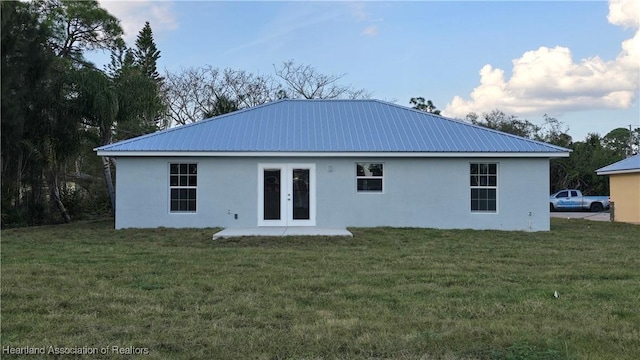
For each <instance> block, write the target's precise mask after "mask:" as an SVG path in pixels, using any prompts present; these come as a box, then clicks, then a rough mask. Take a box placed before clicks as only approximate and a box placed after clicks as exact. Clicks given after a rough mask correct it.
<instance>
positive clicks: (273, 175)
mask: <svg viewBox="0 0 640 360" xmlns="http://www.w3.org/2000/svg"><path fill="white" fill-rule="evenodd" d="M281 183H282V182H281V181H280V170H279V169H278V170H266V169H265V170H264V220H280V190H281V188H280V184H281Z"/></svg>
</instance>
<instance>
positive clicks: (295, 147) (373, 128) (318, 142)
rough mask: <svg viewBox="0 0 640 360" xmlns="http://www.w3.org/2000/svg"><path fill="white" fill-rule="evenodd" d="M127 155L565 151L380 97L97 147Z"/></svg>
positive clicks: (254, 113) (224, 118) (254, 114)
mask: <svg viewBox="0 0 640 360" xmlns="http://www.w3.org/2000/svg"><path fill="white" fill-rule="evenodd" d="M96 150H97V151H98V153H99V154H100V153H103V154H104V153H109V155H111V156H118V155H127V153H128V152H129V153H131V152H136V153H140V152H190V153H193V152H288V153H292V152H295V153H299V152H339V153H340V152H387V153H388V152H419V153H424V152H426V153H434V152H447V153H449V152H460V153H474V152H475V153H542V154H544V155H545V156H548V155H553V154H555V156H558V155H561V156H566V155H568V153H569V151H570V150H568V149H565V148H562V147H558V146H554V145H550V144H546V143H543V142H539V141H534V140H530V139H525V138H521V137H518V136H515V135H511V134H506V133H502V132H499V131H495V130H491V129H487V128H484V127H481V126H476V125H472V124H469V123H466V122H463V121H459V120H454V119H449V118H445V117H442V116H437V115H433V114H429V113H426V112H422V111H418V110H414V109H410V108H407V107H404V106H399V105H396V104H391V103H387V102H383V101H379V100H291V99H285V100H279V101H274V102H270V103H267V104H264V105H260V106H256V107H253V108H247V109H244V110H240V111H235V112H232V113H229V114H225V115H221V116H217V117H213V118H210V119H206V120H202V121H199V122H196V123H193V124H189V125H184V126H180V127H175V128H171V129H168V130H164V131H159V132H156V133H153V134H148V135H144V136H140V137H137V138H133V139H129V140H125V141H121V142H118V143H114V144H110V145H106V146H102V147H99V148H97V149H96Z"/></svg>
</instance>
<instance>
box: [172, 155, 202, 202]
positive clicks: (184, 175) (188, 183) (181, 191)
mask: <svg viewBox="0 0 640 360" xmlns="http://www.w3.org/2000/svg"><path fill="white" fill-rule="evenodd" d="M197 191H198V164H194V163H171V164H169V194H170V195H169V210H170V212H196V199H197Z"/></svg>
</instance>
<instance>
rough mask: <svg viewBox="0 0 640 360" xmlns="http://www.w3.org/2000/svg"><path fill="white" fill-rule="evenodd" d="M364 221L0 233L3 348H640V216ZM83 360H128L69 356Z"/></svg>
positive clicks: (630, 355) (285, 351)
mask: <svg viewBox="0 0 640 360" xmlns="http://www.w3.org/2000/svg"><path fill="white" fill-rule="evenodd" d="M351 230H352V231H353V233H354V237H353V238H331V237H299V238H298V237H287V238H240V239H227V240H217V241H212V240H211V235H212V234H213V232H214V229H184V230H176V229H152V230H113V229H112V223H111V222H110V221H100V222H85V223H78V224H72V225H62V226H53V227H37V228H23V229H14V230H5V231H3V232H2V244H1V245H2V247H1V261H2V263H1V270H2V273H1V274H2V294H1V300H2V319H1V320H2V321H1V341H2V346H3V347H7V346H9V347H12V348H17V347H25V346H30V347H49V346H54V347H60V348H64V347H68V348H70V347H83V346H84V347H96V348H103V347H112V346H118V347H122V348H125V347H135V348H147V349H148V351H149V353H148V354H147V355H139V356H133V357H135V358H144V359H227V358H228V359H240V358H242V359H244V358H247V359H359V358H374V359H381V358H392V359H638V356H640V312H639V311H640V226H637V225H627V224H617V223H600V222H590V221H587V220H563V219H553V220H552V231H551V232H546V233H524V232H500V231H471V230H455V231H454V230H434V229H392V228H373V229H351ZM554 291H558V292H559V294H560V297H559V298H558V299H555V298H554V297H553V296H552V294H553V292H554ZM2 357H3V358H5V357H6V358H10V357H11V356H9V355H7V354H6V353H5V354H3V355H2ZM24 357H25V358H29V359H35V358H38V357H34V356H24ZM41 357H42V358H49V359H50V358H55V356H54V355H45V356H41ZM74 357H77V358H83V359H84V358H114V359H122V358H126V357H123V356H122V355H119V354H117V353H113V352H111V351H110V352H109V353H107V354H106V355H100V354H96V355H91V356H73V355H63V356H59V358H63V359H70V358H74Z"/></svg>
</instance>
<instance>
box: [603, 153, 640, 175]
mask: <svg viewBox="0 0 640 360" xmlns="http://www.w3.org/2000/svg"><path fill="white" fill-rule="evenodd" d="M634 170H637V171H640V154H637V155H634V156H631V157H628V158H626V159H624V160H620V161H618V162H616V163H613V164H611V165H609V166H605V167H603V168H600V169H598V170H596V172H597V173H598V174H600V173H610V172H618V171H628V172H631V171H634Z"/></svg>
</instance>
